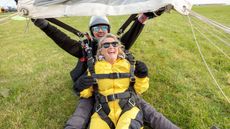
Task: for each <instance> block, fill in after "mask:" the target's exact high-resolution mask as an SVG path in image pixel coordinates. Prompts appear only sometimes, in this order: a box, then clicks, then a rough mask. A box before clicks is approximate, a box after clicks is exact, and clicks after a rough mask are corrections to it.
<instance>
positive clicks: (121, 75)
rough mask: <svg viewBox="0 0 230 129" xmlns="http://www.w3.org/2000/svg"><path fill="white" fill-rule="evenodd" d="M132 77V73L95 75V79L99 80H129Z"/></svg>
mask: <svg viewBox="0 0 230 129" xmlns="http://www.w3.org/2000/svg"><path fill="white" fill-rule="evenodd" d="M130 76H131V75H130V73H110V74H93V75H92V77H93V78H97V79H104V78H109V79H118V78H129V77H130Z"/></svg>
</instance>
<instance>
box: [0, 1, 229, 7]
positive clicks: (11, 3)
mask: <svg viewBox="0 0 230 129" xmlns="http://www.w3.org/2000/svg"><path fill="white" fill-rule="evenodd" d="M188 1H190V2H191V3H193V4H207V3H226V4H229V5H230V0H188ZM0 6H13V7H16V4H15V2H14V0H0Z"/></svg>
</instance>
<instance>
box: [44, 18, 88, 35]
mask: <svg viewBox="0 0 230 129" xmlns="http://www.w3.org/2000/svg"><path fill="white" fill-rule="evenodd" d="M46 20H47V21H49V22H52V23H54V24H56V25H58V26H60V27H62V28H64V29H65V30H68V31H69V32H72V33H73V34H75V35H77V36H78V37H84V34H83V33H82V32H80V31H79V30H77V29H75V28H73V27H71V26H69V25H67V24H65V23H64V22H61V21H60V20H57V19H55V18H46Z"/></svg>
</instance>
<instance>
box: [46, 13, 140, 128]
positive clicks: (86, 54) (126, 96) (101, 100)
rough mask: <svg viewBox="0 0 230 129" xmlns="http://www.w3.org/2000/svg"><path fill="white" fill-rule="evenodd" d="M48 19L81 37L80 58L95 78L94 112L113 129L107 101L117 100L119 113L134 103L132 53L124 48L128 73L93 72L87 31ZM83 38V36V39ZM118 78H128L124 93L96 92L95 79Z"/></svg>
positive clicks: (127, 22) (131, 17) (125, 24)
mask: <svg viewBox="0 0 230 129" xmlns="http://www.w3.org/2000/svg"><path fill="white" fill-rule="evenodd" d="M136 16H137V15H136V14H134V15H131V16H130V17H129V19H128V20H127V21H126V22H125V23H124V24H123V25H122V27H121V28H120V29H119V32H118V35H120V34H122V33H123V32H124V30H125V29H126V28H127V26H128V25H129V24H130V23H131V22H132V21H133V20H134V19H135V18H136ZM47 20H48V21H50V22H52V23H54V24H56V25H58V26H60V27H62V28H64V29H66V30H68V31H70V32H72V33H74V34H75V35H77V36H78V37H79V38H80V39H81V45H82V48H83V58H81V59H80V61H81V60H82V61H83V62H85V61H87V66H88V69H89V72H90V73H91V75H92V77H93V78H94V80H95V84H94V85H93V88H94V96H95V100H96V103H95V108H94V109H95V112H97V113H98V114H99V116H100V117H101V119H103V120H104V121H105V122H106V123H107V124H108V125H109V127H110V128H111V129H115V125H114V123H113V122H112V120H111V119H110V118H109V117H108V115H109V113H110V109H109V106H108V102H110V101H114V100H117V99H118V100H119V106H120V107H121V109H122V112H121V115H122V114H123V113H124V112H126V111H128V110H130V109H131V108H132V107H134V106H138V105H136V103H137V102H136V101H137V99H136V93H135V91H134V88H133V86H134V83H135V77H134V70H135V69H134V65H135V59H134V57H133V55H132V54H131V53H130V52H129V51H128V50H125V54H126V57H127V60H128V61H129V62H130V72H129V73H110V74H95V70H94V63H95V59H94V57H93V53H92V47H90V45H89V43H91V41H92V39H91V37H90V36H89V35H88V33H82V32H80V31H78V30H76V29H75V28H73V27H71V26H69V25H67V24H65V23H63V22H61V21H59V20H57V19H54V18H47ZM83 38H85V39H84V40H83ZM105 78H108V79H119V78H130V86H129V88H128V89H127V90H126V91H125V92H124V93H118V94H111V95H108V96H104V95H102V94H100V93H99V92H98V85H97V79H105Z"/></svg>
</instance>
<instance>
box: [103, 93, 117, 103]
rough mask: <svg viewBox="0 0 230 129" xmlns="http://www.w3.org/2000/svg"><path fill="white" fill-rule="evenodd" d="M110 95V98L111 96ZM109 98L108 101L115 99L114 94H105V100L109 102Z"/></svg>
mask: <svg viewBox="0 0 230 129" xmlns="http://www.w3.org/2000/svg"><path fill="white" fill-rule="evenodd" d="M111 97H112V98H111ZM109 98H111V99H112V100H111V99H110V101H113V100H115V99H116V98H115V94H112V95H108V96H106V97H105V101H106V102H109Z"/></svg>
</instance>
